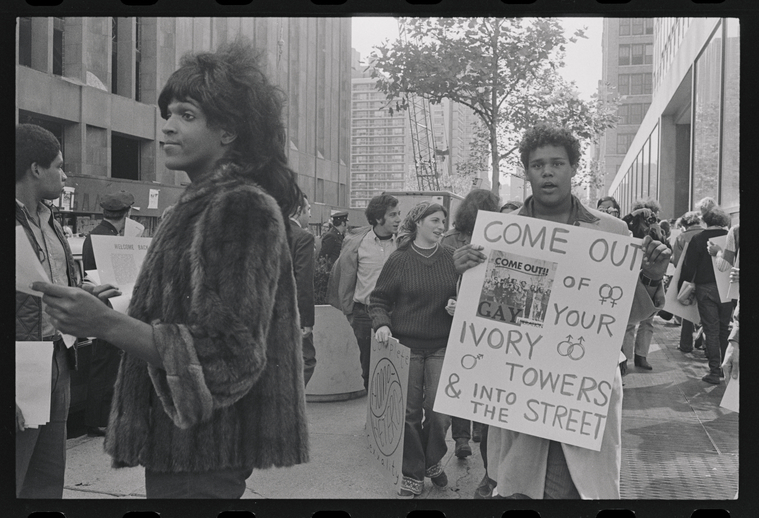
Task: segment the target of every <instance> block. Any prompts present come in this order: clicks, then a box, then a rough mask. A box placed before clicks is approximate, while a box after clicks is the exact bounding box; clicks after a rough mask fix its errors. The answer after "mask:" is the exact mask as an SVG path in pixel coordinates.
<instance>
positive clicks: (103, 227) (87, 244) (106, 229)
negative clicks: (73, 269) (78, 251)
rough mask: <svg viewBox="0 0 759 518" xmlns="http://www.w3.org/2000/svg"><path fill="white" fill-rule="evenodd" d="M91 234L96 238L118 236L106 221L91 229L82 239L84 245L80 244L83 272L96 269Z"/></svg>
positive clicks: (116, 231) (114, 228) (117, 232)
mask: <svg viewBox="0 0 759 518" xmlns="http://www.w3.org/2000/svg"><path fill="white" fill-rule="evenodd" d="M93 234H95V235H96V236H118V235H119V231H118V230H116V227H114V226H113V225H112V224H111V223H109V222H108V221H106V220H102V221H101V222H100V224H99V225H98V226H97V227H95V228H93V229H92V231H91V232H90V233H89V234H87V237H86V238H84V243H83V244H82V264H83V265H84V270H85V271H87V270H95V269H97V266H96V265H95V254H94V253H93V252H92V238H91V237H90V236H91V235H93Z"/></svg>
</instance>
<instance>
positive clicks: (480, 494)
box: [474, 473, 495, 499]
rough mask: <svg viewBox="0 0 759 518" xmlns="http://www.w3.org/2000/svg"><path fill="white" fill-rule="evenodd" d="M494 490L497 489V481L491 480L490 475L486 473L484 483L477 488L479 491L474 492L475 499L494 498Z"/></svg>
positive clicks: (483, 478)
mask: <svg viewBox="0 0 759 518" xmlns="http://www.w3.org/2000/svg"><path fill="white" fill-rule="evenodd" d="M493 489H495V480H493V479H492V478H490V477H489V476H488V474H487V473H485V476H484V477H482V482H480V485H479V486H477V489H475V490H474V498H475V499H482V498H492V497H493Z"/></svg>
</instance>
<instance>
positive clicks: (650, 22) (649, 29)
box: [646, 18, 654, 34]
mask: <svg viewBox="0 0 759 518" xmlns="http://www.w3.org/2000/svg"><path fill="white" fill-rule="evenodd" d="M653 33H654V19H653V18H646V34H653Z"/></svg>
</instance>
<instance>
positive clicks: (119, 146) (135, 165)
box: [111, 133, 140, 180]
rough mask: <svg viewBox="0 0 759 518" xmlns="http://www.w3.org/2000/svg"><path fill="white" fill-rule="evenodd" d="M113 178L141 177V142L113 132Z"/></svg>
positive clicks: (130, 178) (129, 178)
mask: <svg viewBox="0 0 759 518" xmlns="http://www.w3.org/2000/svg"><path fill="white" fill-rule="evenodd" d="M111 178H123V179H125V180H139V179H140V142H139V141H138V140H136V139H132V138H128V137H122V136H120V135H117V134H115V133H112V134H111Z"/></svg>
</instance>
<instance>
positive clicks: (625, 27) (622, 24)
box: [619, 18, 630, 36]
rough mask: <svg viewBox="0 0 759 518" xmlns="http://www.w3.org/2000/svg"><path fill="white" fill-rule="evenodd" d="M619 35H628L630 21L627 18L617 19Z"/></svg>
mask: <svg viewBox="0 0 759 518" xmlns="http://www.w3.org/2000/svg"><path fill="white" fill-rule="evenodd" d="M619 35H620V36H629V35H630V19H629V18H620V19H619Z"/></svg>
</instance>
